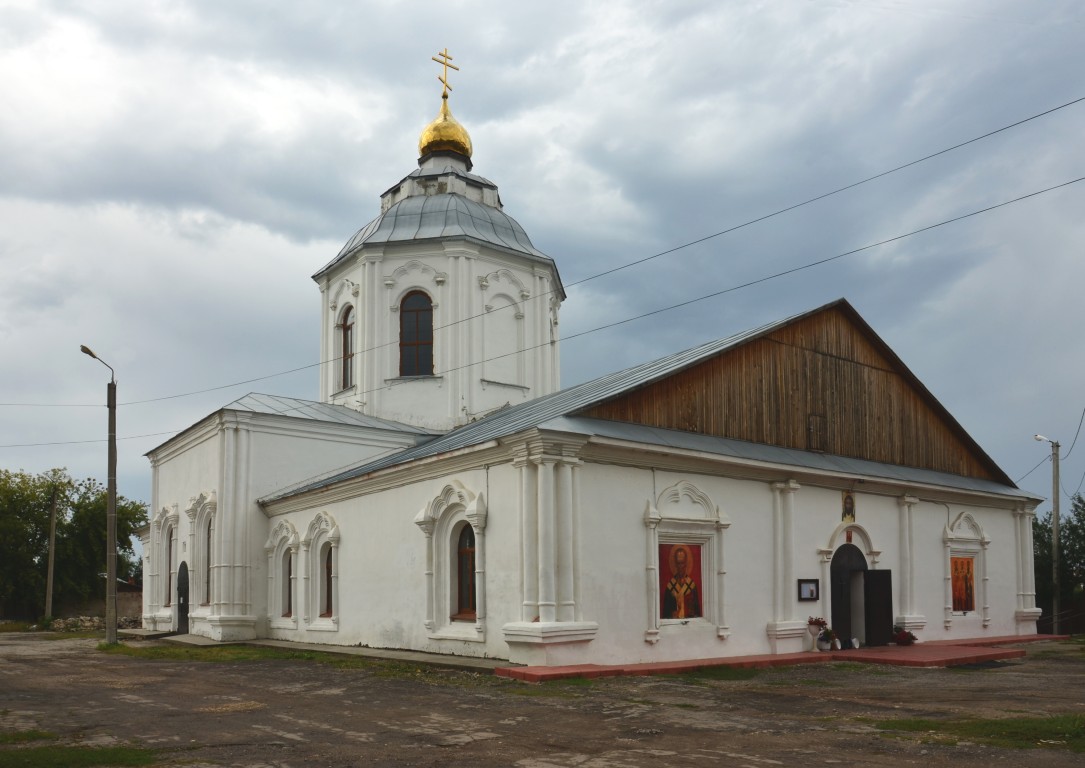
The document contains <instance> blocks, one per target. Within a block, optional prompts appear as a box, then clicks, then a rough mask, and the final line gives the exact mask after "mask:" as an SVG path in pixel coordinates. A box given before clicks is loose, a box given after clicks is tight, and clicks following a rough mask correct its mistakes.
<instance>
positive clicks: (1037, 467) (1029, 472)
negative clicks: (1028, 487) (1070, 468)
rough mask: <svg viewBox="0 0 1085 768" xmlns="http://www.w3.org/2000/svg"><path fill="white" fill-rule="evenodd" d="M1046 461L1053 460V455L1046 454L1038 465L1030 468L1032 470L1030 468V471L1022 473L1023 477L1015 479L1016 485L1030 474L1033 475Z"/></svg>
mask: <svg viewBox="0 0 1085 768" xmlns="http://www.w3.org/2000/svg"><path fill="white" fill-rule="evenodd" d="M1045 461H1051V457H1050V456H1044V457H1043V458H1042V459H1040V463H1039V464H1037V465H1036V466H1035V467H1033V468H1032V469H1030V470H1029V471H1028V472H1026V473H1025V474H1023V475H1021V477H1019V478H1017V480H1015V481H1014V485H1021V481H1022V480H1024V479H1025V478H1026V477H1028V476H1029V475H1031V474H1032V473H1033V472H1035V471H1036V470H1037V469H1039V468H1040V467H1041V466H1043V463H1044V462H1045Z"/></svg>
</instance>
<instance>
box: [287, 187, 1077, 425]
mask: <svg viewBox="0 0 1085 768" xmlns="http://www.w3.org/2000/svg"><path fill="white" fill-rule="evenodd" d="M1081 181H1085V176H1080V177H1078V178H1076V179H1072V180H1071V181H1066V182H1063V183H1061V184H1056V185H1054V186H1051V187H1047V188H1046V189H1041V190H1038V191H1036V192H1030V193H1028V194H1025V195H1021V196H1019V197H1015V198H1013V199H1012V200H1006V201H1004V202H1001V203H996V204H994V205H989V206H987V207H986V208H980V209H979V210H976V211H972V212H970V213H965V214H962V215H960V216H955V217H953V218H950V219H945V220H943V221H940V222H938V223H936V224H930V225H927V226H925V227H919V228H918V229H913V230H911V231H910V232H905V233H904V234H901V235H895V236H894V237H889V238H886V239H884V240H879V241H877V242H875V243H870V244H868V245H864V246H861V247H859V248H853V249H851V250H850V251H844V252H843V253H838V254H836V255H834V256H827V257H825V258H824V259H818V260H816V261H811V262H808V263H806V264H802V265H800V266H797V267H792V268H791V269H785V270H783V271H782V272H776V273H774V274H771V275H766V276H765V277H760V278H757V279H756V280H750V281H748V282H745V283H741V284H739V285H733V286H731V287H729V288H723V289H720V290H718V291H713V292H712V293H707V294H704V295H702V296H698V297H696V298H693V299H688V300H686V301H681V302H678V303H676V304H670V305H668V306H665V307H661V308H659V309H654V310H652V311H650V312H644V313H641V314H639V315H633V316H632V317H627V318H624V319H622V320H616V321H614V322H612V323H607V324H605V325H600V326H596V327H595V328H589V329H588V330H585V331H581V332H580V333H574V334H572V335H570V336H565V337H563V338H562V341H570V340H572V339H576V338H580V337H582V336H587V335H589V334H592V333H596V332H598V331H604V330H607V329H608V328H614V327H616V326H619V325H624V324H626V323H631V322H633V321H635V320H642V319H644V318H646V317H653V316H655V315H660V314H663V313H664V312H670V311H671V310H674V309H680V308H682V307H687V306H689V305H691V304H696V303H698V302H701V301H706V300H708V299H712V298H716V297H718V296H722V295H724V294H727V293H733V292H735V291H738V290H742V289H743V288H749V287H751V286H754V285H759V284H761V283H765V282H768V281H769V280H775V279H777V278H780V277H786V276H787V275H793V274H795V273H797V272H802V271H805V270H807V269H812V268H814V267H818V266H821V265H822V264H828V263H829V262H832V261H836V260H838V259H842V258H844V257H845V256H852V255H854V254H856V253H861V252H863V251H868V250H870V249H872V248H877V247H879V246H882V245H887V244H889V243H894V242H897V241H899V240H903V239H905V238H908V237H912V236H913V235H918V234H921V233H923V232H929V231H930V230H932V229H937V228H938V227H943V226H946V225H947V224H952V223H954V222H958V221H962V220H964V219H968V218H971V217H973V216H978V215H980V214H982V213H988V212H990V211H994V210H997V209H998V208H1004V207H1006V206H1008V205H1013V204H1014V203H1019V202H1021V201H1022V200H1028V199H1029V198H1032V197H1036V196H1038V195H1042V194H1045V193H1047V192H1052V191H1054V190H1057V189H1062V188H1063V187H1068V186H1070V185H1071V184H1077V183H1079V182H1081ZM442 327H444V326H442ZM391 343H394V342H391ZM549 343H550V342H543V343H541V344H535V345H533V346H530V347H525V348H524V349H521V350H516V351H513V352H506V353H504V354H501V355H495V356H494V357H488V358H485V359H483V360H477V361H474V362H470V363H464V364H463V365H458V366H454V367H452V368H447V369H444V370H443V371H442V372H443V373H451V372H452V371H459V370H462V369H464V368H471V367H473V366H476V365H481V364H483V363H487V362H491V361H493V360H500V359H502V358H505V357H510V356H512V355H519V354H524V353H526V352H531V351H533V350H535V349H540V348H542V347H546V346H549ZM383 346H388V345H387V344H385V345H381V346H379V347H372V348H370V349H366V350H363V352H362V354H364V353H365V352H370V351H373V350H376V349H380V348H381V347H383ZM386 386H389V385H387V384H386V385H384V386H381V387H378V388H376V389H368V390H364V391H362V392H358V393H357V395H358V396H362V395H368V394H370V393H372V392H376V391H378V390H379V389H384V388H385V387H386ZM393 386H394V385H393ZM288 410H292V409H288Z"/></svg>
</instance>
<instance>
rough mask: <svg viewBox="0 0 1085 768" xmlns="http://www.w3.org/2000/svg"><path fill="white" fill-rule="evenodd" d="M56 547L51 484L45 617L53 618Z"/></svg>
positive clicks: (54, 506) (54, 504) (55, 487)
mask: <svg viewBox="0 0 1085 768" xmlns="http://www.w3.org/2000/svg"><path fill="white" fill-rule="evenodd" d="M56 546H57V486H56V483H55V482H54V483H53V500H52V503H51V504H50V506H49V570H48V571H47V572H46V576H45V616H46V617H47V618H50V619H51V618H52V617H53V563H54V561H55V558H56Z"/></svg>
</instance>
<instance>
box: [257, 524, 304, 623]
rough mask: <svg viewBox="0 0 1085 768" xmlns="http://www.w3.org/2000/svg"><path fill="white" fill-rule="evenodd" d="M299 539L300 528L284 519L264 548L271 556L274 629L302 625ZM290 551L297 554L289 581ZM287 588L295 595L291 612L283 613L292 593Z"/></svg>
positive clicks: (270, 619) (270, 596)
mask: <svg viewBox="0 0 1085 768" xmlns="http://www.w3.org/2000/svg"><path fill="white" fill-rule="evenodd" d="M299 543H300V542H299V540H298V532H297V530H296V529H295V528H294V526H293V525H292V524H291V523H289V522H288V521H285V520H284V521H282V522H280V523H279V524H278V525H276V526H275V528H274V529H273V530H272V531H271V535H270V536H268V540H267V543H266V544H264V551H265V552H267V557H268V567H267V575H268V590H267V603H268V623H269V625H270V626H271V628H272V629H297V628H298V614H299V613H300V610H299V608H300V606H299V605H298V591H297V589H296V588H295V585H296V582H297V576H298V548H299ZM287 553H289V554H290V556H291V557H292V558H293V565H292V568H291V575H290V579H289V583H287V579H286V578H285V574H284V572H283V564H284V562H285V556H286V554H287ZM287 590H290V592H289V594H290V596H291V598H292V599H291V600H290V605H291V611H290V615H289V616H283V615H282V614H283V608H284V607H285V602H286V600H285V599H284V598H285V597H286V595H287V594H288V592H287Z"/></svg>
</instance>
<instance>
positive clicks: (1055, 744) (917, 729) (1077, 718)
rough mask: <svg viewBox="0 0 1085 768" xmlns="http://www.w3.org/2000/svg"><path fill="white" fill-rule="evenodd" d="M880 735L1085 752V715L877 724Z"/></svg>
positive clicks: (918, 719) (923, 720) (909, 721)
mask: <svg viewBox="0 0 1085 768" xmlns="http://www.w3.org/2000/svg"><path fill="white" fill-rule="evenodd" d="M874 725H875V726H876V727H877V728H879V729H880V730H883V731H900V732H905V733H921V734H925V735H927V736H930V737H932V738H937V739H943V740H959V739H966V740H968V741H975V742H981V743H983V744H988V745H991V746H995V747H1008V748H1010V749H1037V748H1042V749H1067V750H1070V751H1071V752H1085V715H1052V716H1051V717H1015V718H1006V719H997V720H995V719H984V720H928V719H922V718H908V719H902V720H877V721H874Z"/></svg>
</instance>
